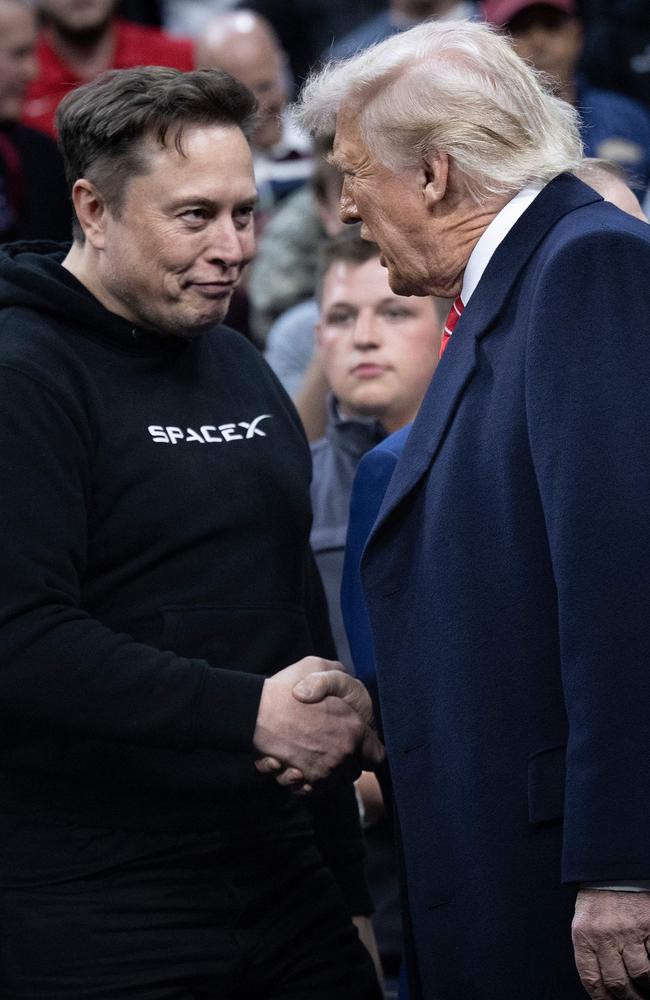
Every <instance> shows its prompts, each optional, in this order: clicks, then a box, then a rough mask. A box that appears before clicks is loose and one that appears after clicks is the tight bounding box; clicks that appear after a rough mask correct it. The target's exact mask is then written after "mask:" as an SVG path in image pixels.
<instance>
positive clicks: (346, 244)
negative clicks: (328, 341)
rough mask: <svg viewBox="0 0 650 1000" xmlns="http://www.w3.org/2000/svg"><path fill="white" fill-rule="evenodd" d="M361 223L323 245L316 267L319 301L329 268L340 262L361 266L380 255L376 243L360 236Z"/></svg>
mask: <svg viewBox="0 0 650 1000" xmlns="http://www.w3.org/2000/svg"><path fill="white" fill-rule="evenodd" d="M360 228H361V227H360V226H359V225H355V226H353V227H350V229H344V230H343V232H342V233H339V234H338V236H334V237H333V238H332V239H331V240H328V241H327V243H325V244H324V246H323V247H322V249H321V251H320V254H319V257H318V265H317V269H316V285H315V295H316V299H317V300H318V302H320V301H321V299H322V298H323V285H324V284H325V277H326V275H327V272H328V271H329V269H330V268H331V267H332V266H333V265H334V264H338V263H339V262H341V263H343V264H351V265H352V266H353V267H361V265H362V264H365V263H366V261H368V260H372V259H373V257H379V254H380V252H381V251H380V249H379V247H378V246H377V244H376V243H370V242H369V241H368V240H362V239H361V237H360V236H359V230H360Z"/></svg>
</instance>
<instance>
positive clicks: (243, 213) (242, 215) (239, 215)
mask: <svg viewBox="0 0 650 1000" xmlns="http://www.w3.org/2000/svg"><path fill="white" fill-rule="evenodd" d="M254 211H255V206H254V205H243V206H242V207H241V208H238V209H237V211H236V212H235V214H234V217H233V218H234V220H235V225H236V226H238V227H239V228H240V229H244V228H245V227H246V226H247V225H248V224H249V222H252V220H253V213H254Z"/></svg>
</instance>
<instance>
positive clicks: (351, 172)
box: [333, 111, 450, 296]
mask: <svg viewBox="0 0 650 1000" xmlns="http://www.w3.org/2000/svg"><path fill="white" fill-rule="evenodd" d="M333 160H334V162H335V163H336V165H337V166H338V167H339V168H340V169H341V171H342V173H343V187H342V190H341V202H340V214H341V219H342V220H343V222H345V223H355V222H361V223H362V227H361V235H362V236H363V238H364V239H367V240H371V241H372V242H374V243H377V244H378V246H379V248H380V250H381V257H380V260H381V263H382V264H383V266H384V267H386V268H387V269H388V281H389V283H390V287H391V288H392V289H393V291H394V292H396V293H397V294H398V295H426V294H435V295H442V296H444V295H449V294H450V293H449V292H448V291H447V289H446V286H445V287H441V288H440V289H439V288H438V283H437V280H433V278H432V273H431V270H430V266H431V260H430V258H431V256H432V253H433V252H434V251H435V250H436V244H435V243H434V242H433V241H432V240H431V239H430V236H431V235H432V234H431V231H430V220H429V218H428V216H427V212H426V208H425V202H424V196H423V189H422V178H421V176H420V175H421V171H420V170H419V169H416V168H413V169H411V170H403V171H401V172H400V173H399V174H397V173H395V172H394V171H392V170H390V169H389V168H388V167H386V166H384V164H383V163H380V162H379V161H378V160H377V159H375V157H373V155H372V154H371V153H370V152H369V151H368V149H367V148H366V146H365V144H364V143H363V141H362V139H361V137H360V135H359V129H358V126H357V116H356V114H354V113H352V112H350V111H348V112H345V111H342V112H341V113H340V114H339V116H338V120H337V125H336V137H335V139H334V154H333ZM439 249H440V251H441V253H440V254H439V256H440V258H441V260H440V262H439V264H438V265H436V270H438V268H440V274H442V270H443V269H444V260H445V254H444V247H443V246H440V247H439Z"/></svg>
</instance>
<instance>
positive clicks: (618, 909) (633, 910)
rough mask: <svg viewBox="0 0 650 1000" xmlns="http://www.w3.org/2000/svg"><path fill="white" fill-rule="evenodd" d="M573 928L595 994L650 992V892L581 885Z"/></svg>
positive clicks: (630, 999) (624, 996)
mask: <svg viewBox="0 0 650 1000" xmlns="http://www.w3.org/2000/svg"><path fill="white" fill-rule="evenodd" d="M572 933H573V947H574V950H575V958H576V965H577V967H578V972H579V974H580V979H581V980H582V984H583V986H584V987H585V989H586V990H587V993H588V994H589V996H590V997H591V998H592V1000H619V998H620V1000H640V998H647V997H650V956H649V954H648V948H650V892H615V891H611V890H608V889H581V890H580V891H579V893H578V898H577V900H576V910H575V916H574V918H573V927H572Z"/></svg>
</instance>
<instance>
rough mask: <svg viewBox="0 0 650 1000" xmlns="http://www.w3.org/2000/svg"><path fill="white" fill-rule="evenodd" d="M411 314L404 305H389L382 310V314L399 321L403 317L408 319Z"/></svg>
mask: <svg viewBox="0 0 650 1000" xmlns="http://www.w3.org/2000/svg"><path fill="white" fill-rule="evenodd" d="M410 315H411V313H410V311H409V310H408V309H405V308H404V307H403V306H388V307H387V308H386V309H384V310H383V311H382V316H386V318H387V319H389V320H392V321H395V322H399V321H400V320H402V319H408V318H409V316H410Z"/></svg>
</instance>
